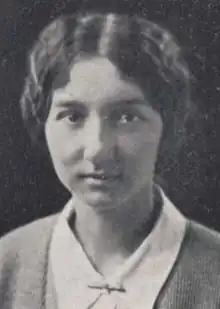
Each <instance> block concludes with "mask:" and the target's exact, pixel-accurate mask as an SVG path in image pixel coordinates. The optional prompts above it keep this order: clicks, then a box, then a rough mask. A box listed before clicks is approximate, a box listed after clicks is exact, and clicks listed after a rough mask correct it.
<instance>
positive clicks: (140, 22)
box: [20, 13, 191, 158]
mask: <svg viewBox="0 0 220 309" xmlns="http://www.w3.org/2000/svg"><path fill="white" fill-rule="evenodd" d="M98 55H100V56H103V57H106V58H108V59H109V60H110V61H111V62H112V63H113V64H114V65H115V66H116V67H117V68H118V70H119V72H120V74H121V76H122V77H123V78H131V79H133V81H135V82H136V83H137V84H138V85H139V86H140V87H141V89H142V91H143V92H144V94H145V95H146V97H147V98H148V100H149V102H150V103H151V105H152V107H153V108H154V109H155V110H156V111H158V112H159V114H160V115H161V117H162V120H163V125H164V132H163V137H162V140H161V146H160V151H159V155H160V156H161V158H164V157H170V155H172V154H173V153H174V152H175V151H176V150H177V149H178V147H179V145H181V143H182V142H183V140H184V135H185V124H186V120H187V117H188V115H189V113H190V109H191V100H190V73H189V70H188V67H187V65H186V63H185V62H184V59H183V56H182V51H181V49H180V47H179V46H178V44H177V42H176V41H175V39H174V38H173V36H172V35H171V34H170V33H169V32H168V31H167V30H165V29H164V28H162V27H160V26H159V25H157V24H155V23H153V22H151V21H149V20H146V19H145V18H141V17H138V16H128V15H119V14H113V13H108V14H100V13H87V14H85V13H83V14H73V15H69V16H61V17H59V18H57V19H56V20H54V21H53V22H51V23H50V24H49V25H48V26H46V27H45V28H44V29H43V31H42V32H41V33H40V35H39V37H38V39H37V40H36V42H35V43H34V45H33V47H32V49H31V50H30V52H29V56H28V66H27V68H28V72H27V77H26V79H25V86H24V90H23V94H22V97H21V100H20V106H21V110H22V117H23V120H24V122H25V125H26V127H27V129H28V131H29V133H30V135H31V137H32V139H33V140H34V141H35V142H38V143H45V140H44V124H45V121H46V119H47V116H48V112H49V109H50V105H51V92H52V88H53V81H54V79H55V78H56V77H57V76H58V75H59V74H60V72H61V71H63V70H65V72H68V71H69V69H70V66H71V65H73V64H74V61H76V60H77V59H79V57H87V58H88V57H92V56H98ZM45 146H46V144H45Z"/></svg>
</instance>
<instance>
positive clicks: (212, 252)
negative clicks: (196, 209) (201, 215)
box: [177, 221, 220, 286]
mask: <svg viewBox="0 0 220 309" xmlns="http://www.w3.org/2000/svg"><path fill="white" fill-rule="evenodd" d="M177 264H178V265H177V266H178V268H180V269H181V272H182V273H183V272H184V273H185V274H188V275H189V276H191V275H193V276H195V277H196V278H197V279H199V278H200V279H201V280H204V279H206V280H207V282H208V281H209V280H210V278H212V281H213V282H220V234H219V233H218V232H216V231H214V230H211V229H209V228H207V227H205V226H203V225H201V224H199V223H196V222H194V221H189V223H188V228H187V230H186V235H185V238H184V240H183V244H182V248H181V250H180V253H179V259H178V263H177ZM218 286H219V283H218Z"/></svg>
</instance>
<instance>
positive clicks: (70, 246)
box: [50, 190, 187, 309]
mask: <svg viewBox="0 0 220 309" xmlns="http://www.w3.org/2000/svg"><path fill="white" fill-rule="evenodd" d="M160 197H161V206H162V207H161V211H160V215H159V217H158V218H157V221H156V222H155V224H154V227H153V229H152V231H151V232H150V234H149V235H148V236H147V237H146V238H145V239H144V241H143V242H142V243H141V245H140V246H139V247H138V248H137V249H136V250H135V252H134V253H133V254H132V255H131V256H130V257H129V258H128V259H127V260H126V261H125V262H124V263H123V265H120V267H118V268H117V270H116V271H115V272H114V273H112V274H111V275H110V276H108V277H103V276H102V275H101V274H100V273H98V272H97V271H96V270H95V269H94V267H93V265H92V264H91V262H90V260H89V259H88V257H87V255H86V254H85V252H84V250H83V248H82V246H81V245H80V243H79V241H78V239H77V237H76V236H75V235H74V233H73V231H72V229H71V227H70V225H69V224H68V222H69V221H71V222H72V221H73V220H72V218H73V217H75V210H74V204H75V203H74V199H71V200H70V202H69V203H67V205H66V206H65V207H64V210H63V211H62V213H61V215H60V217H59V219H58V222H57V224H56V227H55V229H54V233H53V236H52V241H51V250H50V262H51V266H52V271H53V275H54V280H53V281H54V287H55V291H56V295H57V304H58V308H59V309H62V308H65V309H72V306H73V304H74V305H75V306H76V308H83V309H86V308H90V306H91V305H92V304H93V306H92V308H94V309H99V308H100V309H103V308H104V309H114V308H116V307H117V309H121V308H126V309H129V308H135V309H152V308H153V305H154V303H155V300H156V299H157V296H158V294H159V292H160V290H161V288H162V286H163V284H164V282H165V281H166V280H167V278H168V276H169V273H170V271H171V270H172V268H173V265H174V263H175V261H176V258H177V256H178V254H179V250H180V247H181V244H182V240H183V238H184V236H185V229H186V224H187V220H186V219H185V217H184V216H183V215H182V214H181V213H180V212H179V211H178V210H177V209H176V208H175V207H174V205H173V204H172V203H171V202H170V201H169V200H168V198H167V197H166V196H165V194H164V193H163V192H162V190H160ZM76 220H77V215H76ZM73 224H74V222H73ZM143 274H144V275H143ZM106 284H107V285H108V286H110V287H111V288H114V289H116V290H115V291H112V292H111V293H109V290H107V289H106V288H104V289H103V286H106ZM94 285H95V286H96V287H97V286H98V287H99V288H98V289H97V288H95V289H94V288H91V286H94ZM100 287H101V289H100ZM117 289H120V290H119V291H117Z"/></svg>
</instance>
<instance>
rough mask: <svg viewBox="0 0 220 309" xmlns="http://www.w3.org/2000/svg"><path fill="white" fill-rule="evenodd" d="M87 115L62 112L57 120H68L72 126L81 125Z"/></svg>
mask: <svg viewBox="0 0 220 309" xmlns="http://www.w3.org/2000/svg"><path fill="white" fill-rule="evenodd" d="M84 119H85V115H84V113H83V112H82V111H77V110H75V111H74V110H71V111H62V112H60V113H59V114H58V115H57V120H66V121H68V122H69V123H70V124H75V125H76V124H80V123H82V122H83V121H84Z"/></svg>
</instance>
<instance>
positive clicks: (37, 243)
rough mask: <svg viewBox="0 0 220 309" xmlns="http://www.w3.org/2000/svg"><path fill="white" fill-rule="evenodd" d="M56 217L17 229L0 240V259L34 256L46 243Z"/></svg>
mask: <svg viewBox="0 0 220 309" xmlns="http://www.w3.org/2000/svg"><path fill="white" fill-rule="evenodd" d="M56 218H57V215H51V216H48V217H45V218H43V219H38V220H36V221H34V222H31V223H28V224H26V225H24V226H22V227H19V228H17V229H15V230H13V231H11V232H9V233H8V234H6V235H4V236H3V237H2V238H1V239H0V258H1V261H3V260H4V259H6V260H8V259H9V258H10V260H11V259H13V258H14V259H18V258H19V256H22V255H25V254H31V253H32V254H34V253H35V252H36V251H37V249H40V248H41V247H43V246H44V245H46V243H47V242H48V239H49V237H50V234H51V232H52V229H53V226H54V224H55V221H56Z"/></svg>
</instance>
